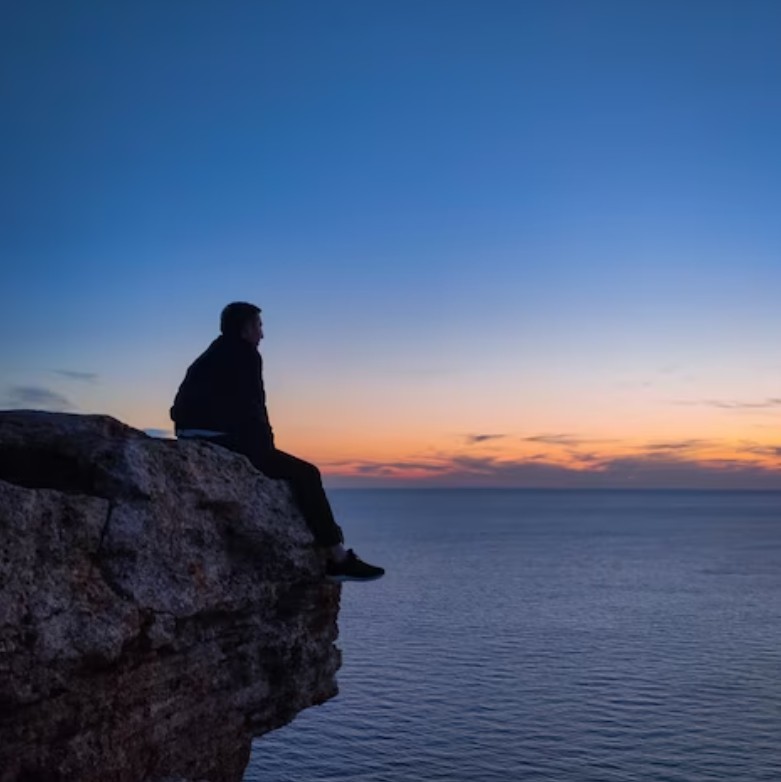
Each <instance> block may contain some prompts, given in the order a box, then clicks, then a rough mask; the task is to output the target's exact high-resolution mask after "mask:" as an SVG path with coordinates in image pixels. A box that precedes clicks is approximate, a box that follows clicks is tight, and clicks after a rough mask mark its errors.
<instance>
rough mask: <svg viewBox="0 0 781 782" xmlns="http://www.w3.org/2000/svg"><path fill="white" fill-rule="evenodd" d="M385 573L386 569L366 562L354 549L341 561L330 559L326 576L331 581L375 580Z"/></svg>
mask: <svg viewBox="0 0 781 782" xmlns="http://www.w3.org/2000/svg"><path fill="white" fill-rule="evenodd" d="M384 575H385V570H384V569H383V568H381V567H375V566H374V565H370V564H369V563H368V562H364V561H363V560H362V559H361V558H360V557H358V556H356V554H355V552H354V551H353V550H352V549H349V550H348V551H347V556H346V557H345V558H344V559H343V560H342V561H341V562H334V561H333V560H329V562H328V564H327V565H326V568H325V577H326V578H327V579H328V580H329V581H334V582H336V583H339V582H341V581H374V580H376V579H378V578H381V577H382V576H384Z"/></svg>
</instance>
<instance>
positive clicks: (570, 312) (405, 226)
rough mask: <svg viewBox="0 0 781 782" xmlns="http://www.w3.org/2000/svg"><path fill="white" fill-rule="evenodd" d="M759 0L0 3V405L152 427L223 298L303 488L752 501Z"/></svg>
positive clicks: (766, 347) (771, 379)
mask: <svg viewBox="0 0 781 782" xmlns="http://www.w3.org/2000/svg"><path fill="white" fill-rule="evenodd" d="M779 40H781V3H778V2H776V1H775V0H749V1H748V2H746V0H734V1H733V0H729V1H725V0H649V1H648V2H646V1H645V0H634V1H633V2H626V1H625V0H615V1H608V0H588V1H587V2H583V0H525V1H524V0H479V1H478V0H308V1H302V0H264V1H261V0H254V1H253V2H235V3H227V4H226V3H218V2H216V0H215V1H212V2H200V1H198V0H188V2H184V0H179V1H178V2H177V1H175V0H172V2H168V3H160V2H157V1H155V2H150V1H147V0H137V2H133V3H105V2H97V0H95V1H94V2H82V1H81V0H73V2H68V3H61V2H54V1H53V0H50V1H48V2H37V1H36V0H31V1H30V2H25V3H16V4H6V5H5V6H4V7H3V10H2V11H0V73H1V74H2V80H1V82H0V89H1V90H2V105H3V107H4V110H3V112H2V113H0V138H2V139H3V143H2V145H0V171H1V172H2V176H1V177H0V181H1V183H2V184H0V269H2V271H1V272H0V273H1V275H2V277H1V280H2V284H1V285H0V346H1V348H0V350H1V352H0V408H35V409H47V410H55V411H63V412H75V413H102V414H107V415H112V416H115V417H117V418H119V419H120V420H122V421H125V422H126V423H128V424H130V425H132V426H134V427H137V428H139V429H143V430H147V431H149V432H150V433H154V434H158V435H166V434H168V435H170V432H171V426H172V424H171V421H170V420H169V417H168V409H169V406H170V404H171V402H172V400H173V396H174V394H175V393H176V389H177V387H178V385H179V383H180V382H181V380H182V378H183V376H184V372H185V370H186V369H187V366H188V365H189V364H190V363H191V362H192V361H193V360H194V359H195V358H196V357H197V356H198V355H199V354H200V353H201V352H202V351H203V350H204V349H205V348H206V346H207V345H208V344H209V342H210V341H211V340H212V339H213V338H214V337H216V336H217V334H218V331H219V313H220V310H221V309H222V307H223V306H224V305H225V304H227V303H228V302H230V301H234V300H244V301H251V302H254V303H256V304H257V305H258V306H260V307H262V309H263V319H264V331H265V339H264V341H263V342H262V343H261V352H262V355H263V360H264V368H265V383H266V390H267V394H268V400H269V411H270V414H271V418H272V423H273V425H274V430H275V433H276V441H277V446H278V447H280V448H282V449H283V450H286V451H289V452H292V453H295V454H297V455H299V456H301V457H303V458H306V459H309V460H311V461H314V462H316V463H317V464H318V465H319V466H320V467H321V469H322V471H323V473H324V476H325V478H326V482H327V485H329V486H334V487H335V486H367V487H368V486H507V487H513V486H517V487H543V488H547V487H549V488H578V487H584V488H585V487H593V488H634V487H637V488H668V487H669V488H734V489H750V488H768V489H781V431H780V424H781V421H780V420H779V418H780V415H781V355H780V354H779V345H781V310H780V309H779V306H778V300H779V293H781V220H780V219H779V212H780V211H781V209H780V207H781V153H779V146H778V141H777V140H778V138H781V47H779V46H778V41H779Z"/></svg>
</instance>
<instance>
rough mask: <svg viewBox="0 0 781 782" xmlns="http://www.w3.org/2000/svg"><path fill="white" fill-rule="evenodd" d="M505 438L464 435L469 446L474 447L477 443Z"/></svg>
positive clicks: (493, 435) (503, 435)
mask: <svg viewBox="0 0 781 782" xmlns="http://www.w3.org/2000/svg"><path fill="white" fill-rule="evenodd" d="M504 437H507V435H506V434H468V435H466V441H467V443H468V444H469V445H476V444H477V443H485V442H488V441H489V440H501V439H502V438H504Z"/></svg>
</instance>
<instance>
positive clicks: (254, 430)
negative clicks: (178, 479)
mask: <svg viewBox="0 0 781 782" xmlns="http://www.w3.org/2000/svg"><path fill="white" fill-rule="evenodd" d="M220 331H221V332H222V336H220V337H217V339H215V340H214V341H213V342H212V343H211V345H209V347H208V348H207V349H206V351H205V352H204V353H202V354H201V355H200V356H199V357H198V358H197V359H196V360H195V361H194V362H193V363H192V365H191V366H190V368H189V369H188V370H187V374H186V376H185V378H184V381H183V382H182V384H181V386H180V387H179V391H178V392H177V394H176V399H175V400H174V405H173V407H172V408H171V418H172V420H173V421H174V424H175V426H176V436H177V437H179V438H199V439H207V440H209V442H213V443H215V444H217V445H221V446H223V447H225V448H229V449H230V450H232V451H237V452H238V453H242V454H244V455H245V456H247V457H249V460H250V461H251V462H252V464H254V465H255V467H256V468H257V469H258V470H260V471H261V472H263V473H265V474H266V475H267V476H268V477H269V478H283V479H286V480H288V481H290V486H291V489H292V491H293V496H294V497H295V499H296V502H297V503H298V506H299V508H300V509H301V513H302V514H303V516H304V518H305V519H306V522H307V524H308V525H309V529H310V530H311V531H312V534H313V535H314V536H315V542H316V543H317V545H319V546H322V547H324V548H326V549H327V550H328V553H329V558H328V563H327V566H326V567H327V575H328V577H329V578H330V579H331V580H333V581H371V580H373V579H375V578H379V577H380V576H382V575H383V574H384V573H385V571H384V570H383V569H382V568H379V567H374V566H373V565H369V564H368V563H366V562H363V561H362V560H361V559H359V558H358V557H357V556H356V555H355V553H354V552H353V551H352V549H350V550H349V551H345V549H344V546H343V545H342V544H343V543H344V537H343V535H342V530H341V529H340V527H339V525H338V524H337V523H336V521H335V520H334V516H333V513H332V512H331V506H330V504H329V502H328V498H327V497H326V496H325V490H324V489H323V484H322V481H321V479H320V471H319V470H318V469H317V467H315V466H314V465H313V464H309V462H305V461H303V460H302V459H298V458H296V457H295V456H291V455H290V454H287V453H284V452H283V451H279V450H277V449H276V447H275V446H274V433H273V431H272V429H271V425H270V423H269V419H268V411H267V410H266V392H265V390H264V388H263V362H262V360H261V357H260V354H259V353H258V350H257V348H258V344H259V343H260V340H261V339H262V338H263V327H262V324H261V320H260V309H259V308H258V307H256V306H255V305H254V304H247V303H245V302H234V303H232V304H229V305H228V306H227V307H225V309H224V310H223V311H222V316H221V319H220Z"/></svg>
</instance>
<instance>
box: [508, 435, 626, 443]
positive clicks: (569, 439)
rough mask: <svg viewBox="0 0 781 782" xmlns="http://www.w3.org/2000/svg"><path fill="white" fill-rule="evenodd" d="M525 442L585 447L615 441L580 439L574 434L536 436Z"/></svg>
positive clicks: (527, 438) (526, 439) (525, 438)
mask: <svg viewBox="0 0 781 782" xmlns="http://www.w3.org/2000/svg"><path fill="white" fill-rule="evenodd" d="M523 440H524V441H525V442H529V443H546V444H548V445H575V446H577V445H583V444H585V443H610V442H615V440H609V439H602V438H591V437H578V436H577V435H574V434H535V435H533V436H532V437H524V438H523Z"/></svg>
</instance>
